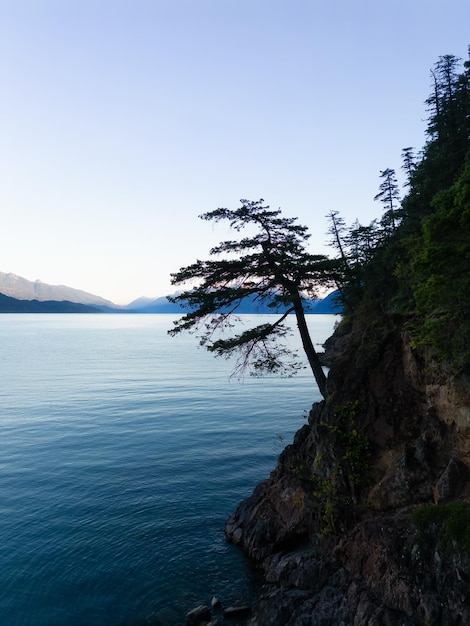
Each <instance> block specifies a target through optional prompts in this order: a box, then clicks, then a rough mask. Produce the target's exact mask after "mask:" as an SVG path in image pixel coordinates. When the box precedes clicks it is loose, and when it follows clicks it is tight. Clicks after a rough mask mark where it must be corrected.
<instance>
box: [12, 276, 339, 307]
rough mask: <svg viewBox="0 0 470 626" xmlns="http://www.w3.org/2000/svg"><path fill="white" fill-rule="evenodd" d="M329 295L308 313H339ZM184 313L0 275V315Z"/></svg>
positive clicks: (164, 301) (250, 303)
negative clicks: (118, 303) (117, 300)
mask: <svg viewBox="0 0 470 626" xmlns="http://www.w3.org/2000/svg"><path fill="white" fill-rule="evenodd" d="M336 296H337V294H336V292H333V293H331V294H329V295H328V296H327V297H326V298H324V299H321V300H314V301H313V300H312V301H311V303H310V305H309V311H308V312H309V313H340V312H341V307H340V305H339V303H338V301H337V297H336ZM185 311H187V309H183V308H182V307H181V306H180V305H179V304H173V303H172V302H170V301H169V300H168V298H167V297H166V296H162V297H159V298H153V299H152V298H138V299H137V300H134V301H133V302H131V303H130V304H128V305H127V306H118V305H116V304H113V302H111V301H110V300H105V299H104V298H101V297H100V296H95V295H93V294H91V293H87V292H86V291H81V290H80V289H73V288H72V287H66V286H65V285H47V284H46V283H43V282H41V281H40V280H36V281H34V282H33V281H30V280H27V279H26V278H21V276H16V274H5V273H3V272H0V313H103V312H105V313H174V314H181V313H184V312H185ZM237 312H238V313H240V314H246V313H252V314H259V313H264V314H266V313H272V310H271V309H268V308H267V306H266V305H260V304H259V303H258V302H257V301H256V300H254V299H248V298H247V299H246V300H245V301H244V302H242V304H241V306H240V307H239V309H238V311H237Z"/></svg>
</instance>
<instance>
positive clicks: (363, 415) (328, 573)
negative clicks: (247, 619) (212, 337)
mask: <svg viewBox="0 0 470 626" xmlns="http://www.w3.org/2000/svg"><path fill="white" fill-rule="evenodd" d="M326 356H327V358H328V363H329V365H330V366H331V369H330V371H329V376H328V391H329V393H328V395H327V398H326V400H325V401H323V402H321V403H319V404H316V405H314V406H313V408H312V410H311V413H310V417H309V424H308V425H305V426H304V427H303V428H302V429H301V430H299V431H298V433H297V435H296V437H295V440H294V442H293V444H292V445H290V446H288V447H287V448H286V449H285V450H284V452H283V453H282V454H281V456H280V458H279V460H278V464H277V466H276V468H275V469H274V471H273V472H272V474H271V476H270V477H269V478H268V479H267V480H265V481H264V482H262V483H261V484H259V485H258V486H257V487H256V488H255V490H254V492H253V494H252V495H251V496H250V497H249V498H248V499H247V500H245V501H244V502H242V503H241V504H240V506H239V507H238V509H237V511H236V512H235V513H234V514H233V515H232V516H231V517H230V518H229V520H228V521H227V524H226V536H227V538H228V540H229V541H231V542H232V543H234V544H235V545H237V546H240V548H241V549H243V550H244V551H245V552H246V553H247V554H248V555H249V556H250V557H251V559H253V560H254V561H255V562H256V563H257V565H258V566H259V567H260V568H262V570H263V573H264V577H265V581H266V587H265V593H264V595H263V597H262V598H261V601H260V603H259V606H258V607H257V609H256V613H255V615H254V617H253V618H252V622H251V623H253V624H258V625H260V626H261V625H268V624H269V625H270V626H272V625H283V624H289V625H291V626H294V625H295V626H300V625H301V624H302V625H306V624H309V625H312V626H313V625H333V626H335V625H338V626H339V625H344V626H346V625H354V626H363V625H364V626H365V625H376V626H379V625H380V626H382V625H392V624H397V625H398V624H400V625H408V624H409V625H411V624H415V625H417V624H423V625H426V626H428V625H440V626H442V625H449V626H450V625H458V624H462V625H463V624H470V584H469V583H470V480H469V472H468V469H467V468H468V467H469V466H470V436H469V435H470V385H469V380H468V378H467V377H466V376H465V375H464V374H462V373H460V374H455V373H453V372H452V370H451V367H450V365H449V366H447V365H446V364H442V363H440V364H439V365H438V364H437V362H436V361H435V360H434V357H433V354H432V352H431V351H430V350H429V349H423V348H421V349H412V347H411V342H410V338H409V334H408V332H407V328H406V326H405V325H401V326H400V325H399V324H394V322H393V320H388V322H387V323H385V322H384V323H363V322H362V323H361V322H360V320H356V321H355V322H354V324H352V323H350V324H349V325H345V324H343V325H342V326H340V327H339V329H338V330H337V332H336V333H335V335H334V337H333V338H332V340H330V341H329V343H328V345H327V352H326Z"/></svg>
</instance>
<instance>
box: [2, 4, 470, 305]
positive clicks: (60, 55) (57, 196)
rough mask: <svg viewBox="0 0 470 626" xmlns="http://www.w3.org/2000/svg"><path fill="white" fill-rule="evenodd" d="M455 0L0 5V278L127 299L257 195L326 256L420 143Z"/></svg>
mask: <svg viewBox="0 0 470 626" xmlns="http://www.w3.org/2000/svg"><path fill="white" fill-rule="evenodd" d="M469 25H470V3H469V2H468V0H446V1H445V2H444V0H441V1H439V2H438V1H436V0H394V2H385V1H380V0H0V85H1V97H0V224H1V231H0V233H1V235H0V236H1V245H0V271H2V272H6V273H10V272H11V273H13V274H17V275H19V276H22V277H24V278H27V279H29V280H41V281H42V282H44V283H48V284H53V285H67V286H69V287H74V288H76V289H82V290H84V291H88V292H90V293H93V294H96V295H99V296H101V297H103V298H106V299H108V300H111V301H112V302H114V303H116V304H127V303H129V302H131V301H132V300H134V299H136V298H138V297H140V296H147V297H157V296H162V295H167V294H169V293H173V292H174V291H175V290H176V288H175V287H174V286H172V285H171V282H170V275H171V273H172V272H175V271H177V270H178V269H179V268H180V267H183V266H185V265H188V264H190V263H192V262H194V261H195V260H196V259H205V258H208V251H209V249H210V248H211V247H212V246H214V245H216V244H217V243H219V242H220V241H222V240H225V239H228V238H231V237H232V233H230V231H229V230H228V229H227V228H226V227H225V225H223V224H219V225H216V226H215V225H213V224H211V223H210V222H205V221H203V220H200V219H199V218H198V216H199V215H200V214H201V213H204V212H207V211H211V210H213V209H216V208H218V207H227V208H231V209H235V208H237V207H238V206H240V199H242V198H247V199H249V200H258V199H260V198H263V199H264V200H265V202H266V204H268V205H269V206H270V207H271V208H273V209H277V208H280V209H281V210H282V213H283V215H284V216H286V217H298V219H299V223H301V224H304V225H306V226H308V228H309V231H310V233H311V239H310V249H311V252H312V253H315V254H317V253H318V254H328V253H329V249H328V237H327V234H326V232H327V230H328V221H327V219H326V215H327V214H328V213H329V212H330V211H339V212H340V214H341V215H342V217H343V218H344V219H345V221H346V223H348V224H352V223H353V222H354V221H355V220H356V219H358V220H359V221H360V222H361V223H362V224H368V223H369V222H370V221H372V220H373V219H374V218H376V217H378V216H380V214H381V207H380V204H379V203H377V202H374V196H375V195H376V194H377V192H378V187H379V184H380V182H381V180H380V171H381V170H384V169H386V168H394V169H395V170H396V172H397V175H398V178H399V180H401V179H402V176H401V170H400V168H401V165H402V160H401V151H402V149H403V148H404V147H407V146H414V147H415V148H417V149H418V150H419V149H420V148H422V147H423V145H424V143H425V140H426V137H425V128H426V117H427V112H426V106H425V104H424V101H425V100H426V98H427V97H428V95H429V94H430V92H431V77H430V70H431V69H432V67H433V65H434V64H435V62H436V61H437V60H438V58H439V56H442V55H445V54H453V55H455V56H458V57H461V58H463V60H466V58H467V50H468V44H469V43H470V29H469Z"/></svg>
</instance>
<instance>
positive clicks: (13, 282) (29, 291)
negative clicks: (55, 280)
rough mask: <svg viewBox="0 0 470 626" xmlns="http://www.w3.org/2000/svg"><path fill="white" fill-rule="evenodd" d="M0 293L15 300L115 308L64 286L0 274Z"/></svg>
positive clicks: (92, 295)
mask: <svg viewBox="0 0 470 626" xmlns="http://www.w3.org/2000/svg"><path fill="white" fill-rule="evenodd" d="M0 293H2V294H4V295H5V296H9V297H10V298H15V299H16V300H37V301H38V302H46V301H55V302H63V301H67V302H75V303H77V304H87V305H91V306H106V307H115V306H116V305H115V304H113V303H112V302H111V301H110V300H105V299H104V298H101V297H100V296H96V295H94V294H91V293H88V292H86V291H82V290H81V289H73V288H72V287H67V286H66V285H48V284H47V283H43V282H41V281H40V280H36V281H31V280H27V279H26V278H22V277H21V276H17V275H16V274H11V273H10V274H5V273H4V272H0Z"/></svg>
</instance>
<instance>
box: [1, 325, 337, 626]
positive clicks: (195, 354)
mask: <svg viewBox="0 0 470 626" xmlns="http://www.w3.org/2000/svg"><path fill="white" fill-rule="evenodd" d="M171 319H172V318H171V316H166V315H114V316H113V315H1V316H0V341H1V344H0V345H1V362H0V371H1V387H0V426H1V438H0V516H1V518H0V623H1V624H2V626H20V625H21V626H30V625H31V626H69V625H72V626H81V625H83V626H85V625H86V626H95V625H96V626H107V625H109V626H111V625H112V626H120V625H123V626H124V625H126V626H141V625H143V624H152V625H157V624H158V625H173V624H182V623H184V614H185V612H186V611H187V610H188V609H191V608H193V607H194V606H195V605H197V604H200V603H210V600H211V598H212V596H213V595H216V596H218V597H219V598H220V599H221V600H222V601H223V602H224V604H226V605H227V604H231V603H232V602H234V601H236V600H239V599H246V600H249V599H250V598H251V597H252V594H253V593H254V591H253V585H252V583H253V581H252V578H251V573H250V569H249V567H248V565H247V563H246V562H245V561H244V558H243V555H242V554H241V553H240V551H238V550H237V549H236V548H234V547H233V546H230V545H229V544H227V543H226V542H225V540H224V535H223V529H224V524H225V520H226V518H227V517H228V515H230V514H231V513H232V512H233V511H234V510H235V508H236V506H237V504H238V503H239V502H240V500H242V499H243V498H245V497H246V496H248V495H249V494H250V493H251V490H252V489H253V487H254V486H255V485H256V483H257V482H258V481H259V480H261V479H263V478H265V477H267V475H268V474H269V472H270V471H271V469H273V467H274V464H275V461H276V458H277V456H278V455H279V453H280V452H281V450H282V448H283V447H284V446H285V445H286V444H287V443H289V442H290V441H291V440H292V436H293V434H294V432H295V431H296V430H297V429H298V428H300V427H301V426H302V425H303V424H304V423H305V416H306V414H307V412H308V410H309V409H310V406H311V404H312V402H314V401H316V400H317V399H318V398H319V396H318V392H317V391H316V387H315V385H314V383H313V378H312V377H311V375H310V374H309V373H308V371H305V373H304V374H301V375H298V376H296V377H295V378H292V379H279V378H261V379H254V378H249V377H247V378H246V379H245V380H244V381H243V382H239V381H236V380H233V379H232V380H231V379H230V378H229V376H230V372H231V365H230V363H229V362H227V361H224V360H219V359H215V358H214V357H213V356H211V355H209V354H208V353H207V352H205V351H203V350H201V349H198V347H197V340H196V339H195V338H194V337H191V336H184V337H177V338H170V337H168V336H167V334H166V331H167V329H168V328H170V327H171ZM335 320H336V318H335V317H334V316H328V315H325V316H319V315H316V316H314V315H312V316H309V323H310V326H311V328H312V332H313V335H314V338H315V339H314V340H315V341H317V342H320V343H321V342H323V341H324V340H325V339H326V338H327V337H328V336H329V335H330V334H331V332H332V329H333V325H334V323H335Z"/></svg>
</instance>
